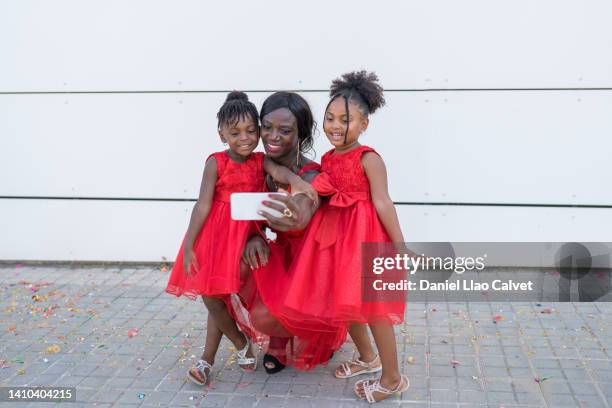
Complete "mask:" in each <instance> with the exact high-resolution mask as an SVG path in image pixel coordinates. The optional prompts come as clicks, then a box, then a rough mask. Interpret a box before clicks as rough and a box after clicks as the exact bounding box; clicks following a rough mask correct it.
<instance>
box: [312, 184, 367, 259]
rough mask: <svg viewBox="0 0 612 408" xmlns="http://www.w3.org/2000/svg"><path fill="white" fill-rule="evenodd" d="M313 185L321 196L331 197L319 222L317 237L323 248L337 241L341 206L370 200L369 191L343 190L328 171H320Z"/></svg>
mask: <svg viewBox="0 0 612 408" xmlns="http://www.w3.org/2000/svg"><path fill="white" fill-rule="evenodd" d="M312 186H313V187H314V189H315V190H317V192H318V193H319V195H321V196H328V197H329V207H328V208H326V210H325V213H324V214H323V217H322V219H321V223H320V224H319V230H318V231H317V235H316V237H315V239H316V241H317V242H318V243H319V247H320V248H321V249H324V248H327V247H329V246H331V245H333V244H334V243H335V242H336V236H337V231H338V219H339V216H340V208H346V207H350V206H352V205H354V204H355V203H356V202H357V201H363V200H369V199H370V192H369V191H342V190H340V189H338V187H336V186H335V184H334V182H333V181H332V180H331V178H330V177H329V175H328V174H327V173H324V172H323V173H320V174H319V175H318V176H317V177H316V178H315V179H314V180H313V181H312Z"/></svg>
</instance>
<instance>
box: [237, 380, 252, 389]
mask: <svg viewBox="0 0 612 408" xmlns="http://www.w3.org/2000/svg"><path fill="white" fill-rule="evenodd" d="M251 384H253V381H245V382H241V383H238V384H236V388H244V387H248V386H249V385H251Z"/></svg>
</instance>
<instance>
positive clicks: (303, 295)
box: [274, 146, 405, 335]
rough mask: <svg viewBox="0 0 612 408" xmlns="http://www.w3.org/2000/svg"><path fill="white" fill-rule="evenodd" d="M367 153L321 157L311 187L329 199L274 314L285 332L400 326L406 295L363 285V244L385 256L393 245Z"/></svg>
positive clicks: (331, 153) (312, 224) (309, 233)
mask: <svg viewBox="0 0 612 408" xmlns="http://www.w3.org/2000/svg"><path fill="white" fill-rule="evenodd" d="M366 152H374V153H375V151H374V149H372V148H371V147H367V146H359V147H357V148H355V149H353V150H351V151H348V152H346V153H338V152H336V151H335V150H331V151H329V152H327V153H326V154H325V155H323V157H322V158H321V169H322V172H321V174H320V175H319V176H318V177H317V178H316V179H315V180H313V183H312V186H313V187H314V188H315V189H316V190H317V191H318V192H319V194H320V195H321V196H328V197H329V199H328V200H324V202H323V204H322V206H321V208H319V210H318V211H317V213H316V214H315V215H314V216H313V218H312V220H311V222H310V224H309V226H308V229H307V231H306V234H305V236H304V241H303V245H302V246H301V248H300V251H299V253H298V254H297V255H296V257H295V261H294V262H293V263H292V265H291V269H290V271H289V273H290V275H291V282H290V285H289V286H288V287H287V289H286V291H285V292H283V293H284V297H283V299H282V301H279V306H278V308H276V309H275V310H274V313H275V314H276V315H277V317H278V318H279V320H280V321H281V322H282V323H283V325H284V326H285V327H286V328H287V329H288V330H290V331H292V330H294V329H295V328H313V327H316V326H317V325H319V324H325V325H334V324H337V325H348V324H350V323H351V322H360V323H375V322H385V323H389V324H399V323H401V322H403V319H404V309H405V293H401V294H399V296H398V294H396V293H394V294H391V295H387V294H379V293H376V294H374V296H372V295H373V294H372V293H371V292H370V293H365V292H364V291H367V290H368V287H366V286H364V282H366V281H367V280H368V279H369V278H370V277H371V276H366V275H367V273H366V272H364V271H365V270H364V271H362V261H363V259H362V258H363V257H364V253H362V252H363V251H362V248H366V246H363V247H362V244H364V243H376V244H373V245H379V247H381V245H382V247H381V248H382V251H386V252H387V253H388V251H389V248H390V247H392V246H393V245H392V244H391V240H390V238H389V235H388V234H387V232H386V230H385V228H384V226H383V225H382V223H381V221H380V219H379V218H378V214H377V212H376V208H375V207H374V204H373V202H372V197H371V195H370V184H369V181H368V178H367V176H366V174H365V171H364V169H363V166H362V164H361V158H362V156H363V154H364V153H366ZM366 245H370V244H366ZM377 248H378V247H377ZM364 251H365V250H364ZM377 256H378V255H377ZM370 271H371V270H370ZM391 276H393V275H391ZM395 276H398V275H397V274H396V275H395ZM303 335H305V334H304V333H303Z"/></svg>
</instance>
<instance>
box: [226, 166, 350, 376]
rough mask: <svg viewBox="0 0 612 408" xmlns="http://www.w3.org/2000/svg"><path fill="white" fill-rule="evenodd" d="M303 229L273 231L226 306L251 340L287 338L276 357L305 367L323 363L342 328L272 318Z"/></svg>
mask: <svg viewBox="0 0 612 408" xmlns="http://www.w3.org/2000/svg"><path fill="white" fill-rule="evenodd" d="M311 170H317V171H319V170H320V166H319V164H318V163H314V162H311V163H308V164H306V165H304V167H302V169H300V171H299V172H298V173H297V174H298V175H299V176H301V175H302V174H304V173H305V172H307V171H311ZM304 232H305V230H302V231H286V232H284V231H275V233H276V239H275V240H274V241H268V245H269V248H270V256H269V259H268V263H267V264H266V265H265V266H263V267H261V268H258V269H255V270H253V271H252V273H251V274H250V276H249V277H248V278H247V279H245V280H244V281H243V287H242V288H241V290H240V298H241V302H240V304H239V303H238V302H236V300H235V299H234V302H233V303H231V304H230V305H229V306H230V308H229V309H230V310H231V312H232V315H233V316H234V317H235V319H236V321H237V322H238V324H239V326H240V328H241V330H242V331H243V332H245V333H247V334H249V335H250V336H251V337H252V338H254V339H255V340H258V341H260V342H266V341H267V340H268V339H269V337H277V338H291V341H290V342H289V343H287V348H286V358H279V359H280V360H281V361H282V362H283V364H286V365H293V366H294V367H295V368H297V369H301V370H309V369H312V368H314V367H315V366H316V365H318V364H325V363H327V361H328V360H329V358H330V356H331V354H332V353H333V352H334V351H335V350H337V349H339V348H340V347H341V346H342V344H343V343H344V341H345V339H346V329H345V328H344V327H338V326H336V325H333V326H332V325H326V324H323V323H319V324H315V325H311V326H310V327H307V328H306V327H294V328H288V327H285V326H283V324H281V322H280V321H279V320H278V319H277V318H276V316H277V311H278V308H279V306H280V304H279V302H280V300H282V298H283V296H282V295H283V294H284V293H285V292H286V290H287V288H288V287H289V286H290V285H291V281H292V276H291V274H290V273H289V271H290V269H291V265H292V263H293V262H295V260H296V256H297V253H298V252H299V249H300V247H301V246H302V244H303V242H304ZM262 317H263V319H262ZM262 320H264V321H265V323H264V324H263V325H262V324H260V323H259V322H260V321H262ZM281 344H283V343H282V342H281Z"/></svg>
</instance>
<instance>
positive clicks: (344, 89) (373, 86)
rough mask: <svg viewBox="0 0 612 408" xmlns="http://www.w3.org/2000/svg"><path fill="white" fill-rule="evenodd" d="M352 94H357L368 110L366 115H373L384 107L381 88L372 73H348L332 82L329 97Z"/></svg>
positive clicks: (363, 71) (376, 77)
mask: <svg viewBox="0 0 612 408" xmlns="http://www.w3.org/2000/svg"><path fill="white" fill-rule="evenodd" d="M353 92H356V93H358V94H359V96H361V98H363V102H365V104H366V105H367V108H368V112H367V113H374V111H376V110H377V109H378V108H380V107H381V106H384V105H385V98H384V96H383V88H382V86H381V85H380V83H379V82H378V76H377V75H376V74H375V73H374V72H367V71H365V70H362V71H354V72H349V73H346V74H344V75H342V77H341V78H338V79H335V80H333V81H332V85H331V88H330V96H331V97H334V96H336V95H339V94H346V95H350V94H351V93H353Z"/></svg>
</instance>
